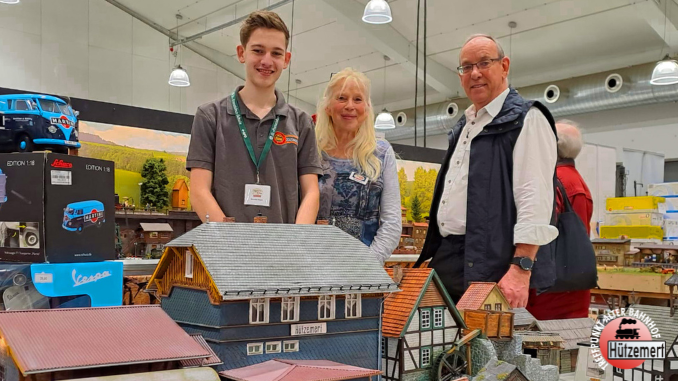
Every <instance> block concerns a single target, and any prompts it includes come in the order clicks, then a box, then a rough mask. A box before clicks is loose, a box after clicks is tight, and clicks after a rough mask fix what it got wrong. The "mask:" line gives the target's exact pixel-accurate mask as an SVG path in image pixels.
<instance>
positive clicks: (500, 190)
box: [417, 35, 558, 307]
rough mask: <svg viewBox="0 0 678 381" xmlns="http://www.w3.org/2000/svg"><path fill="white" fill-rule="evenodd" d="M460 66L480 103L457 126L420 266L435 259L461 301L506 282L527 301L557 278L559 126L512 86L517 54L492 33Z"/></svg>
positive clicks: (476, 42) (471, 43) (512, 295)
mask: <svg viewBox="0 0 678 381" xmlns="http://www.w3.org/2000/svg"><path fill="white" fill-rule="evenodd" d="M459 63H460V66H459V67H458V68H457V70H458V72H459V79H460V80H461V84H462V87H463V88H464V91H465V92H466V95H467V97H468V98H469V99H470V100H471V102H472V103H473V104H472V105H471V106H470V107H469V108H468V109H466V111H465V115H464V116H463V117H462V118H461V119H460V120H459V122H458V123H457V125H456V126H455V127H454V128H453V129H452V131H451V132H450V133H449V141H450V144H449V148H448V150H447V155H446V157H445V161H444V162H443V166H442V168H441V170H440V172H439V175H438V179H437V181H436V188H435V192H434V195H433V201H432V203H431V212H430V222H429V230H428V235H427V236H426V241H425V243H424V247H423V250H422V253H421V256H420V257H419V260H418V261H417V265H419V264H421V263H423V262H424V261H426V260H428V259H431V263H430V264H429V267H433V268H434V269H435V270H436V272H437V273H438V275H439V276H440V277H441V279H442V280H443V283H444V284H445V287H446V288H447V291H448V292H449V293H450V295H451V296H452V298H453V299H454V301H455V302H456V301H458V300H459V298H461V295H462V294H463V293H464V291H465V290H466V288H468V286H469V285H470V284H471V282H498V284H499V287H500V289H501V290H502V292H503V293H504V295H505V296H506V298H507V299H508V301H509V302H510V303H511V306H512V307H525V306H526V305H527V300H528V295H529V289H530V288H533V289H537V290H544V289H546V288H548V287H550V286H552V285H553V283H554V281H555V263H554V250H553V249H554V247H553V246H554V245H553V243H552V241H553V240H554V239H555V238H556V237H557V236H558V229H556V227H555V226H554V225H555V223H554V222H555V221H554V203H553V197H554V191H553V189H554V180H555V176H554V172H555V168H556V160H557V153H556V152H557V148H556V132H555V123H554V121H553V117H552V116H551V114H550V113H549V111H548V109H546V107H545V106H543V105H542V104H541V103H539V102H534V101H529V100H526V99H524V98H522V97H521V96H520V95H519V94H518V93H517V92H516V91H515V90H514V89H510V88H509V86H508V80H507V77H508V73H509V66H510V60H509V58H508V57H506V56H505V54H504V51H503V49H502V48H501V46H500V45H499V43H498V42H497V41H496V40H495V39H493V38H492V37H491V36H487V35H474V36H471V37H470V38H469V39H468V40H467V41H466V43H465V44H464V45H463V47H462V49H461V52H460V54H459Z"/></svg>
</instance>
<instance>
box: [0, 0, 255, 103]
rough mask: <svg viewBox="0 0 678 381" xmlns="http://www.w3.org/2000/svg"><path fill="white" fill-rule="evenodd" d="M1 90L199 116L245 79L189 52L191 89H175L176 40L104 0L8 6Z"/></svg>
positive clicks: (0, 39)
mask: <svg viewBox="0 0 678 381" xmlns="http://www.w3.org/2000/svg"><path fill="white" fill-rule="evenodd" d="M0 46H2V49H1V51H2V54H0V68H2V70H0V87H7V88H13V89H22V90H27V91H35V92H45V93H54V94H59V95H68V96H73V97H78V98H85V99H93V100H98V101H104V102H112V103H118V104H124V105H131V106H137V107H144V108H151V109H157V110H164V111H172V112H181V113H186V114H193V113H195V110H196V108H197V107H198V106H199V105H201V104H203V103H206V102H209V101H212V100H215V99H219V98H222V97H225V96H227V95H228V94H230V93H231V92H232V91H233V89H234V88H235V87H236V86H237V85H239V84H240V83H242V81H241V80H240V79H239V78H237V77H235V76H234V75H232V74H230V73H229V72H227V71H225V70H223V69H221V68H220V67H217V66H216V65H214V64H213V63H211V62H209V61H207V60H206V59H204V58H202V57H200V56H198V55H197V54H195V53H193V52H191V51H190V50H188V49H183V50H182V55H183V57H182V62H181V63H182V66H183V67H184V68H185V69H186V71H187V72H188V73H189V76H190V79H191V86H190V87H188V88H177V87H172V86H169V85H168V84H167V80H168V78H169V74H170V71H171V69H172V67H173V65H174V57H171V56H170V52H169V45H168V39H167V37H165V36H164V35H162V34H161V33H159V32H157V31H155V30H153V29H151V28H150V27H148V26H146V25H145V24H143V23H142V22H141V21H139V20H136V19H134V18H132V16H130V15H128V14H126V13H124V12H123V11H121V10H119V9H118V8H116V7H114V6H112V5H110V4H109V3H107V2H106V1H104V0H58V1H55V0H22V1H21V3H19V4H17V5H11V6H10V5H0Z"/></svg>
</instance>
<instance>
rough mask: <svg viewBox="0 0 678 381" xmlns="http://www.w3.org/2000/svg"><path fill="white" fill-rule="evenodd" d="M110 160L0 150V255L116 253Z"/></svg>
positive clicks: (68, 257)
mask: <svg viewBox="0 0 678 381" xmlns="http://www.w3.org/2000/svg"><path fill="white" fill-rule="evenodd" d="M114 181H115V178H114V163H113V162H110V161H104V160H96V159H90V158H84V157H77V156H68V155H60V154H52V153H7V154H0V261H10V262H32V263H41V262H51V263H59V262H96V261H104V260H109V259H115V246H114V237H115V190H114Z"/></svg>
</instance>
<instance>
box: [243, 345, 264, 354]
mask: <svg viewBox="0 0 678 381" xmlns="http://www.w3.org/2000/svg"><path fill="white" fill-rule="evenodd" d="M263 353H264V344H263V343H250V344H247V355H248V356H251V355H261V354H263Z"/></svg>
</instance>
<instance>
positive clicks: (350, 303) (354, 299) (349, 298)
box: [346, 294, 362, 318]
mask: <svg viewBox="0 0 678 381" xmlns="http://www.w3.org/2000/svg"><path fill="white" fill-rule="evenodd" d="M361 315H362V311H361V308H360V294H348V295H346V317H347V318H358V317H360V316H361Z"/></svg>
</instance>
